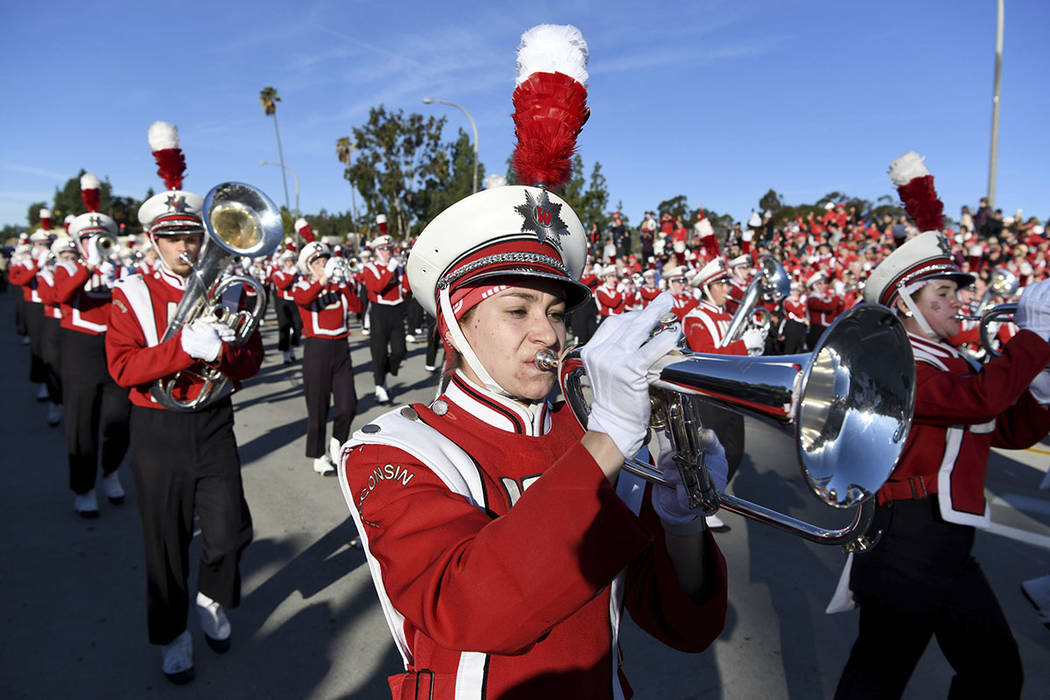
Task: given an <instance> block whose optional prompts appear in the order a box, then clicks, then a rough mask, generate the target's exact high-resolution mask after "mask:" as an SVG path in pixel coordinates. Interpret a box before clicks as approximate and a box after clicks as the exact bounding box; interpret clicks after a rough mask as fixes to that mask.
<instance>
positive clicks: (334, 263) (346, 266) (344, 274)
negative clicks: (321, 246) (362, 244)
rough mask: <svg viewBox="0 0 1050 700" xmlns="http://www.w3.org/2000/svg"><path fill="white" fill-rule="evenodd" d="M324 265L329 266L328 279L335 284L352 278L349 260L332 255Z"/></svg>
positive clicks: (343, 282)
mask: <svg viewBox="0 0 1050 700" xmlns="http://www.w3.org/2000/svg"><path fill="white" fill-rule="evenodd" d="M325 267H330V270H331V272H330V274H329V275H328V278H329V280H331V281H332V282H335V283H337V284H345V283H347V282H349V281H350V280H351V279H352V278H353V276H354V275H353V270H352V269H351V267H350V261H348V260H347V259H346V258H344V257H338V256H333V257H331V258H329V259H328V262H327V263H326V264H325Z"/></svg>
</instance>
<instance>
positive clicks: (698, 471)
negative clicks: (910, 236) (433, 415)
mask: <svg viewBox="0 0 1050 700" xmlns="http://www.w3.org/2000/svg"><path fill="white" fill-rule="evenodd" d="M548 359H549V358H548ZM537 360H538V364H539V365H540V366H541V367H543V366H545V363H542V362H539V358H537ZM585 373H586V371H585V369H584V366H583V360H582V359H581V356H580V350H579V349H573V350H570V351H568V352H567V353H566V355H565V357H564V358H563V359H562V360H561V362H560V371H559V381H560V383H561V389H562V393H563V394H564V396H565V399H566V401H567V402H568V403H569V405H570V407H571V408H572V410H573V413H575V415H576V417H577V419H578V420H579V421H580V423H581V424H582V425H583V426H584V427H586V424H587V414H588V413H589V411H590V408H589V406H588V404H587V401H586V398H585V397H584V392H583V387H582V379H583V378H584V376H585ZM650 400H651V402H652V412H651V418H650V426H649V427H650V428H651V429H654V430H666V431H667V432H668V433H669V436H670V439H671V445H672V449H674V450H675V451H676V455H675V463H676V464H677V465H678V468H679V471H680V473H681V475H682V482H683V484H684V485H685V487H686V489H687V492H688V494H689V499H690V504H691V505H692V506H693V507H695V508H700V509H702V510H703V511H704V512H705V513H713V512H715V511H717V510H718V509H719V508H725V509H726V510H728V511H731V512H733V513H737V514H738V515H743V516H745V517H748V518H753V519H755V520H758V521H759V522H763V523H766V524H769V525H773V526H775V527H779V528H781V529H784V530H787V531H789V532H792V533H794V534H797V535H799V536H801V537H803V538H805V539H807V540H810V541H812V542H818V543H821V544H831V545H834V544H838V545H843V546H845V547H846V548H850V549H853V548H856V549H863V548H865V547H866V546H868V545H869V544H870V542H869V541H867V540H866V539H865V535H866V532H867V530H868V527H869V526H870V524H871V519H872V517H873V515H874V503H873V501H872V497H873V496H874V495H875V493H876V492H877V491H878V490H879V488H880V487H881V486H882V484H883V483H885V481H886V479H887V478H889V476H890V473H891V472H892V471H893V468H894V467H895V466H896V464H897V460H898V459H899V458H900V455H901V453H902V451H903V449H904V443H905V440H906V439H907V437H908V431H909V429H910V426H911V419H912V414H913V412H914V406H915V362H914V360H913V356H912V350H911V343H910V342H909V340H908V335H907V333H906V332H905V330H904V327H903V326H902V325H901V323H900V320H899V319H898V318H897V317H896V316H895V315H894V314H893V313H892V312H891V311H890V310H889V309H887V308H885V307H883V306H879V305H876V304H859V305H857V306H854V307H853V308H851V309H850V310H849V311H847V312H846V313H845V314H843V315H842V316H840V317H839V318H838V319H836V320H835V322H834V323H833V324H832V325H831V326H830V327H829V328H828V330H827V331H826V332H825V334H824V336H823V337H822V338H821V340H820V343H819V345H818V346H817V348H816V349H815V350H814V351H813V352H812V353H810V354H799V355H779V356H771V357H748V356H740V355H714V354H701V353H690V352H687V351H686V352H681V351H674V352H672V353H671V354H669V355H667V356H666V357H665V358H664V360H663V362H662V369H661V371H660V379H659V380H658V381H657V382H656V383H655V384H654V385H653V386H652V387H651V388H650ZM701 401H706V402H710V403H714V404H716V405H719V406H722V407H725V408H728V409H730V410H734V411H737V412H740V413H745V414H747V415H750V416H752V417H754V418H757V419H759V420H762V421H764V422H766V423H769V424H771V425H773V426H775V427H778V428H779V429H780V430H779V432H780V433H781V434H784V433H786V434H787V435H788V436H790V437H791V438H792V440H793V443H794V449H793V450H791V452H792V453H793V454H794V455H795V457H796V459H797V461H798V464H799V468H800V471H801V473H802V476H803V478H804V481H805V483H806V484H807V485H808V486H809V488H810V490H811V491H812V492H813V494H814V495H816V496H817V498H818V499H820V501H822V502H823V503H824V504H826V505H829V506H833V507H836V508H843V509H847V508H854V509H855V510H856V514H855V516H854V518H853V521H852V522H851V523H850V524H849V525H847V526H846V527H843V528H841V529H837V530H827V529H823V528H820V527H818V526H815V525H813V524H810V523H807V522H803V521H801V520H797V519H795V518H792V517H790V516H787V515H784V514H782V513H778V512H776V511H773V510H771V509H768V508H765V507H764V506H761V505H759V504H757V503H752V502H750V501H746V500H744V499H742V498H738V497H736V496H733V495H730V494H728V493H719V492H717V491H716V490H715V488H714V487H713V485H712V483H711V479H710V476H709V475H708V474H707V472H706V466H705V465H704V463H703V446H702V445H701V433H700V429H701V428H702V427H703V426H702V425H701V422H700V418H699V405H700V402H701ZM624 469H626V470H627V471H629V472H631V473H632V474H636V475H637V476H640V477H641V478H643V479H645V480H647V481H651V482H653V483H655V484H658V485H661V486H665V487H668V488H673V486H672V485H671V484H669V483H668V482H666V481H665V480H664V479H663V478H662V476H661V474H660V471H659V470H658V469H657V468H656V467H654V466H653V465H650V464H646V463H644V462H640V461H638V460H636V459H629V460H627V461H626V462H625V463H624Z"/></svg>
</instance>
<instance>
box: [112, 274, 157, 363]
mask: <svg viewBox="0 0 1050 700" xmlns="http://www.w3.org/2000/svg"><path fill="white" fill-rule="evenodd" d="M116 286H117V288H118V289H120V291H122V292H124V297H125V298H127V300H128V303H129V304H131V310H132V311H133V312H134V313H135V320H136V321H138V323H139V327H140V328H141V329H142V335H143V336H145V338H146V347H150V348H152V347H153V346H154V345H157V344H158V343H159V342H160V339H159V338H158V337H157V319H156V318H155V317H154V316H153V301H152V299H151V298H150V295H149V287H147V286H146V281H145V280H144V279H142V275H132V276H130V277H125V278H123V279H121V280H119V281H118V282H117V284H116Z"/></svg>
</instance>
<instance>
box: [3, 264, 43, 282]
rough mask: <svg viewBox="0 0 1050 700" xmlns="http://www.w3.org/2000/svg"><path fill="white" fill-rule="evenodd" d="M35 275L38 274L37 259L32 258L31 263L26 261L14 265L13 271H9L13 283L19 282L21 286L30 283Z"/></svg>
mask: <svg viewBox="0 0 1050 700" xmlns="http://www.w3.org/2000/svg"><path fill="white" fill-rule="evenodd" d="M34 275H36V261H34V260H30V261H29V265H26V264H24V263H18V264H17V265H12V266H11V271H10V272H9V273H8V277H9V278H10V280H11V284H17V285H18V286H20V287H21V286H23V285H26V284H28V283H29V282H30V281H31V280H32V279H33V276H34Z"/></svg>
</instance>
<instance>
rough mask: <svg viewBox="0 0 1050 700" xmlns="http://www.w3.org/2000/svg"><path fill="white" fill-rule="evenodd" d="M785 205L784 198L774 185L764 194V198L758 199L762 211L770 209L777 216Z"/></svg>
mask: <svg viewBox="0 0 1050 700" xmlns="http://www.w3.org/2000/svg"><path fill="white" fill-rule="evenodd" d="M783 206H784V198H783V197H781V196H780V194H779V193H777V191H776V190H774V189H773V188H772V187H770V188H769V191H768V192H766V193H765V194H764V195H762V198H761V199H759V200H758V208H759V209H761V210H762V211H768V212H769V213H770V214H772V215H773V216H776V213H777V211H778V210H779V209H781V208H782V207H783Z"/></svg>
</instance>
